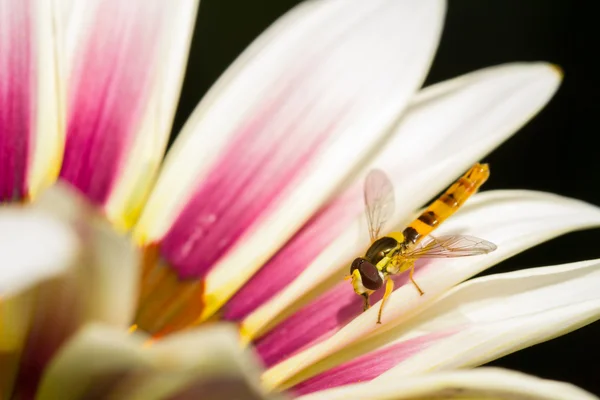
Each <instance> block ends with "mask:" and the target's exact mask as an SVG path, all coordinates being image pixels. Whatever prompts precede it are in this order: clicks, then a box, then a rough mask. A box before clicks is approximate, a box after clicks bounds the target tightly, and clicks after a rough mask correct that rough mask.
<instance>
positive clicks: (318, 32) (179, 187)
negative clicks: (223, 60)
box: [135, 0, 444, 318]
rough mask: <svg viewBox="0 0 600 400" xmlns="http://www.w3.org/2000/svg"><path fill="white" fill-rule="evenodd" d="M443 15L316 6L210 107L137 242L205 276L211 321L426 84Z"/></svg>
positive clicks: (264, 47) (249, 57)
mask: <svg viewBox="0 0 600 400" xmlns="http://www.w3.org/2000/svg"><path fill="white" fill-rule="evenodd" d="M443 13H444V4H443V3H441V2H437V1H424V2H419V3H410V2H395V1H390V0H376V1H370V2H362V1H360V0H357V1H355V0H352V1H351V4H350V5H349V4H348V2H347V1H339V0H329V1H323V2H305V3H303V4H302V5H300V6H299V7H297V8H296V9H294V10H293V11H292V12H291V13H289V14H288V15H286V16H285V17H283V18H282V19H281V20H280V21H278V22H277V23H276V24H275V25H274V26H273V27H271V28H270V29H269V30H268V31H267V32H265V34H264V35H263V36H261V37H260V38H259V39H258V40H257V41H256V42H255V43H254V44H253V45H251V46H250V48H249V49H248V50H247V51H246V52H245V53H244V54H243V55H242V56H241V57H240V58H239V60H238V61H237V62H236V63H235V64H234V65H233V66H232V67H231V68H230V70H229V71H227V72H226V73H225V75H224V77H223V79H221V80H220V81H219V82H217V84H216V86H215V88H214V89H213V90H212V91H211V92H210V93H209V94H208V96H207V97H206V98H205V99H204V100H203V101H202V103H201V104H200V105H199V106H198V108H197V110H196V111H195V112H194V114H193V115H192V117H191V118H190V120H189V122H188V123H187V124H186V126H185V127H184V129H183V132H182V134H181V135H180V136H179V137H178V140H177V142H176V143H175V145H174V146H173V148H172V150H171V151H170V153H169V155H168V156H167V159H166V162H165V165H164V168H163V170H162V173H161V176H160V177H159V180H158V182H157V184H156V186H155V189H154V191H153V193H152V195H151V197H150V198H149V201H148V204H147V206H146V207H145V209H144V212H143V214H142V216H141V218H140V221H139V223H138V225H137V226H136V231H135V236H136V239H137V240H138V241H139V242H141V243H145V244H152V243H158V244H160V248H161V255H162V257H163V259H165V260H166V261H167V262H168V263H169V264H170V265H171V266H172V267H173V268H174V269H175V270H176V271H177V272H178V273H179V275H180V276H181V277H183V278H199V277H204V278H206V292H205V296H204V297H205V300H206V304H205V308H204V310H203V316H202V318H206V317H208V316H209V315H212V313H214V312H215V311H216V310H217V309H218V308H220V307H221V306H222V305H223V304H224V303H225V301H226V300H228V299H229V298H230V297H231V296H232V295H233V294H235V292H236V291H237V289H238V288H239V287H241V286H242V285H243V283H244V282H245V281H247V280H248V279H250V277H251V276H252V275H253V274H254V272H256V271H257V270H258V269H259V268H260V266H261V265H262V264H263V263H264V262H266V261H267V260H268V259H269V257H271V256H272V255H274V254H275V253H276V252H277V250H278V249H279V248H280V247H281V246H282V245H283V244H284V243H285V242H286V241H287V239H289V238H290V237H292V235H293V234H294V233H295V232H296V231H297V230H298V229H300V228H301V227H302V225H303V224H304V223H305V222H306V221H307V220H308V219H310V217H311V216H312V215H313V214H314V213H315V212H316V211H317V210H318V209H319V208H320V207H321V206H323V205H324V204H325V203H326V202H327V201H328V200H329V199H330V198H331V196H332V194H333V193H334V192H335V191H336V189H337V188H338V186H339V185H340V184H341V183H342V182H343V181H344V179H346V177H347V176H348V175H349V174H350V173H351V172H352V171H353V170H354V169H355V168H356V166H357V165H358V164H359V163H360V161H361V160H363V159H364V158H365V157H366V156H367V155H368V152H369V150H370V149H372V148H373V146H374V145H375V144H376V143H377V140H378V139H380V138H381V137H382V136H383V135H385V133H386V131H387V128H388V127H389V124H390V123H392V122H393V121H394V120H395V119H396V118H397V117H398V115H399V114H400V113H401V112H402V110H403V109H404V107H405V106H406V104H407V102H408V100H409V99H410V96H411V95H412V94H413V93H414V91H415V89H416V88H417V87H418V86H419V85H420V82H421V78H422V77H423V72H424V71H425V70H426V68H427V66H428V63H429V61H430V57H431V55H432V52H433V50H434V48H435V46H436V43H437V38H438V34H439V28H440V23H441V20H442V16H443ZM417 21H421V22H417ZM414 37H418V38H419V39H418V42H417V41H415V40H414ZM390 49H391V50H390ZM398 70H401V71H402V73H400V74H398V72H397V71H398Z"/></svg>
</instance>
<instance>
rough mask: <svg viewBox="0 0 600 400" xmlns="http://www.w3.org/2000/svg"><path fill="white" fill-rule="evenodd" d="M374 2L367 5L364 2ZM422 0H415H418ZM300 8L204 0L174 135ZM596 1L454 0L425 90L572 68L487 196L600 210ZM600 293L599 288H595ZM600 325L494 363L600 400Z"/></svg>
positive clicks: (586, 255) (499, 169)
mask: <svg viewBox="0 0 600 400" xmlns="http://www.w3.org/2000/svg"><path fill="white" fill-rule="evenodd" d="M365 1H368V0H365ZM415 1H417V0H415ZM299 2H300V1H299V0H252V1H248V0H202V3H201V7H200V15H199V19H198V23H197V26H196V31H195V33H194V40H193V43H192V49H191V55H190V60H189V65H188V71H187V75H186V79H185V83H184V88H183V93H182V99H181V103H180V107H179V110H178V113H177V117H176V122H175V129H174V132H177V131H178V130H179V128H180V127H181V125H182V124H183V122H184V121H185V119H186V118H187V116H188V115H189V114H190V113H191V111H192V110H193V108H194V106H195V105H196V104H197V103H198V101H199V100H200V98H201V97H202V96H203V95H204V93H205V92H206V91H207V90H208V88H209V87H210V86H211V85H212V83H213V82H214V81H215V80H216V79H217V78H218V77H219V75H220V74H221V73H222V72H223V71H224V70H225V68H227V66H228V65H229V64H230V63H231V62H232V61H233V60H234V59H235V58H236V57H237V55H238V54H239V53H240V52H241V51H242V50H243V49H244V48H245V47H246V46H247V45H248V44H249V43H250V42H251V41H252V40H253V39H254V38H255V37H256V36H257V35H259V34H260V33H261V32H262V31H263V30H264V29H265V28H266V27H267V26H268V25H269V24H270V23H271V22H273V21H274V20H275V19H276V18H278V17H279V16H281V15H282V14H283V13H284V12H286V11H287V10H289V9H290V8H291V7H292V6H294V5H295V4H298V3H299ZM585 4H587V5H591V4H593V3H592V2H570V1H549V0H495V1H480V0H460V1H459V0H449V4H448V14H447V17H446V25H445V28H444V33H443V37H442V41H441V44H440V47H439V50H438V53H437V56H436V58H435V60H434V63H433V67H432V69H431V72H430V75H429V77H428V79H427V84H430V83H435V82H439V81H441V80H445V79H449V78H452V77H455V76H457V75H460V74H464V73H467V72H470V71H472V70H475V69H478V68H482V67H487V66H490V65H494V64H500V63H504V62H510V61H537V60H545V61H550V62H553V63H555V64H558V65H560V66H561V67H562V68H563V69H564V70H565V79H564V81H563V84H562V87H561V88H560V90H559V91H558V93H557V95H556V96H555V97H554V99H553V100H552V101H551V103H550V104H549V105H548V106H547V107H546V108H545V109H544V110H543V111H542V112H541V113H540V114H539V115H538V116H537V117H536V118H535V119H534V120H533V121H531V122H530V123H529V124H528V125H527V126H526V127H525V128H524V129H522V130H521V131H520V132H519V133H518V134H517V135H516V136H514V137H513V138H511V139H510V140H509V141H508V142H506V143H505V144H504V145H502V146H501V147H500V148H498V149H496V151H494V152H493V153H492V154H491V155H490V156H488V157H487V158H486V159H485V160H484V161H486V162H489V163H491V165H493V174H492V177H491V179H490V181H488V183H487V184H486V189H487V190H489V189H503V188H511V189H512V188H523V189H535V190H543V191H549V192H554V193H559V194H562V195H565V196H570V197H575V198H579V199H582V200H586V201H588V202H590V203H592V204H596V205H600V187H599V184H600V179H599V176H600V161H599V160H600V155H599V154H598V148H599V147H598V146H597V145H595V143H596V140H597V138H596V136H597V134H598V131H599V127H598V125H599V122H600V120H599V118H598V110H600V99H599V98H598V94H597V93H598V89H600V78H599V77H600V68H598V65H597V64H595V63H594V62H593V59H592V57H595V55H596V54H595V53H597V52H598V50H599V49H600V40H599V39H598V34H597V31H598V23H597V22H596V21H594V20H592V18H593V15H595V14H594V12H593V11H592V7H588V8H587V9H586V8H585V6H582V5H585ZM599 239H600V230H598V229H596V230H591V231H585V232H579V233H574V234H570V235H566V236H563V237H561V238H558V239H556V240H553V241H551V242H548V243H546V244H544V245H541V246H538V247H536V248H534V249H531V250H529V251H526V252H525V253H522V254H520V255H518V256H516V257H513V258H512V259H510V260H508V261H506V262H504V263H502V264H500V265H498V266H496V267H494V268H492V269H491V270H490V271H488V273H490V272H491V273H495V272H505V271H510V270H515V269H520V268H523V267H535V266H541V265H551V264H559V263H564V262H571V261H578V260H584V259H590V258H598V257H600V243H599V242H598V240H599ZM598 290H600V287H599V288H598ZM599 341H600V322H596V323H594V324H592V325H589V326H587V327H585V328H583V329H580V330H578V331H576V332H573V333H570V334H568V335H566V336H563V337H561V338H558V339H555V340H552V341H550V342H547V343H543V344H540V345H537V346H534V347H532V348H529V349H526V350H523V351H520V352H517V353H515V354H512V355H509V356H507V357H504V358H502V359H499V360H497V361H495V362H493V363H491V364H492V365H494V366H501V367H506V368H511V369H516V370H520V371H523V372H527V373H530V374H534V375H538V376H541V377H545V378H552V379H558V380H564V381H568V382H571V383H574V384H576V385H579V386H581V387H583V388H585V389H587V390H589V391H591V392H593V393H595V394H597V395H600V344H599V343H598V342H599Z"/></svg>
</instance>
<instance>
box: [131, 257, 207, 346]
mask: <svg viewBox="0 0 600 400" xmlns="http://www.w3.org/2000/svg"><path fill="white" fill-rule="evenodd" d="M203 293H204V282H203V281H201V280H200V279H193V280H183V279H181V278H180V277H179V276H178V274H177V272H176V271H175V270H174V269H173V268H171V267H170V266H169V265H167V264H166V263H165V262H164V261H162V260H161V258H160V253H159V248H158V246H150V247H148V248H146V250H145V252H144V260H143V265H142V278H141V285H140V296H139V301H138V310H137V314H136V316H135V324H134V325H135V326H137V327H138V328H139V329H141V330H143V331H146V332H148V333H150V334H151V335H153V337H154V338H155V339H157V338H160V337H162V336H165V335H167V334H169V333H172V332H175V331H179V330H182V329H185V328H188V327H190V326H193V325H195V324H196V323H197V322H198V320H199V317H200V315H201V314H202V310H203V308H204V306H203V301H202V295H203Z"/></svg>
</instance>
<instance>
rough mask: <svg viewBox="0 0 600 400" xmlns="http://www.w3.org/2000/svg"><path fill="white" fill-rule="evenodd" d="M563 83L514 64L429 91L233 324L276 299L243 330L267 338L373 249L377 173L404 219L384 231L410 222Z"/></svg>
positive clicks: (265, 272) (243, 302)
mask: <svg viewBox="0 0 600 400" xmlns="http://www.w3.org/2000/svg"><path fill="white" fill-rule="evenodd" d="M559 82H560V74H558V73H557V70H556V68H555V67H553V66H551V65H548V64H544V63H530V64H507V65H502V66H497V67H492V68H486V69H483V70H480V71H477V72H474V73H470V74H467V75H464V76H461V77H459V78H456V79H452V80H450V81H447V82H442V83H440V84H437V85H434V86H431V87H429V88H426V89H424V90H422V91H421V92H420V93H419V94H418V95H417V96H416V99H415V100H414V101H413V103H412V104H411V106H410V107H409V109H408V110H407V112H406V115H405V116H404V117H403V118H402V120H401V122H400V124H399V125H398V126H397V127H396V129H395V131H394V136H393V137H392V138H391V139H390V140H389V141H388V142H387V143H386V144H385V146H382V151H381V152H379V153H378V155H377V156H376V158H375V159H374V160H373V162H371V163H369V165H368V166H367V167H366V168H365V169H364V170H363V171H362V172H361V173H359V174H358V175H357V178H356V180H355V181H354V182H352V183H351V186H350V187H349V188H348V189H346V191H345V193H344V194H343V195H341V196H339V197H338V198H336V199H335V200H334V201H333V202H332V203H330V204H329V205H327V206H326V207H324V208H323V209H322V210H321V211H320V212H319V213H318V214H317V215H316V216H315V217H314V218H313V219H312V220H311V221H310V222H309V223H308V224H307V225H305V227H304V228H303V229H302V230H301V231H300V232H299V233H298V234H296V236H294V238H292V240H291V241H290V242H288V243H287V244H286V246H285V247H284V248H283V249H282V250H281V251H280V252H279V253H277V255H276V256H275V257H274V258H272V259H271V260H270V261H269V262H268V263H267V264H266V265H265V266H264V267H263V268H262V269H261V270H260V271H259V272H258V273H257V274H256V275H255V276H254V277H253V278H252V279H251V280H250V281H249V282H248V283H247V284H246V285H245V286H244V287H243V288H242V289H241V290H240V291H239V292H238V293H237V294H236V296H234V297H233V298H232V299H231V300H230V301H229V302H228V304H227V306H226V313H225V316H226V318H228V319H234V320H239V319H241V318H242V317H245V316H246V314H248V313H249V312H250V311H253V310H254V309H256V307H257V306H258V305H260V304H261V303H263V302H265V301H266V300H267V299H271V298H272V300H271V301H269V302H267V303H266V304H264V305H263V306H262V307H260V308H259V309H258V310H256V311H255V312H253V313H252V314H250V315H249V316H247V318H246V319H245V320H244V322H243V326H244V331H245V333H246V335H247V336H248V337H250V338H251V337H255V336H256V335H259V334H261V333H262V332H263V331H264V330H265V328H266V327H268V326H269V325H272V324H273V321H274V320H275V319H278V320H280V319H282V318H283V317H285V314H286V313H287V314H288V315H289V314H291V313H292V312H293V311H294V306H295V304H298V303H299V301H298V300H299V299H302V298H306V297H307V295H310V291H311V290H312V289H313V288H315V287H316V286H317V285H319V284H322V282H323V281H324V280H325V279H326V278H328V277H331V276H332V275H333V274H335V273H336V272H338V271H339V268H340V266H344V268H346V266H347V265H348V264H349V263H350V261H351V260H352V258H353V257H354V256H356V255H357V250H360V249H363V248H366V247H367V246H368V244H369V238H368V235H367V232H368V230H367V229H366V227H365V219H364V215H363V208H364V206H363V193H362V185H363V180H364V177H365V176H366V173H368V171H369V170H371V169H373V168H378V169H381V170H383V171H386V173H387V174H388V176H389V177H390V178H391V180H392V181H393V183H394V184H395V187H396V194H395V195H396V199H397V204H396V214H395V216H394V217H393V218H392V219H391V220H390V222H389V223H388V224H387V227H386V229H388V230H390V229H391V228H392V227H393V226H400V225H402V224H405V223H406V222H408V221H407V218H408V216H409V215H410V213H411V212H412V211H414V210H415V209H416V208H417V207H419V206H421V205H422V204H423V203H424V202H425V201H427V200H428V199H429V198H431V197H432V196H434V195H435V194H436V193H439V191H440V190H442V189H443V186H445V185H448V184H450V182H451V180H452V179H455V178H456V176H458V175H459V174H461V173H462V172H463V171H465V170H467V169H468V168H469V167H470V166H471V165H472V164H473V163H474V162H475V161H477V160H479V159H481V158H482V157H483V156H484V155H485V154H487V153H488V152H489V151H490V150H491V149H493V148H494V147H496V146H498V144H499V143H501V142H502V141H503V140H505V139H506V138H508V137H509V136H510V135H511V134H512V133H514V132H515V131H516V130H517V129H519V128H520V127H521V126H522V125H523V124H524V123H525V122H526V121H527V120H528V119H530V118H531V117H532V116H533V115H534V114H535V113H536V112H537V111H539V109H540V108H541V107H543V106H544V105H545V104H546V103H547V102H548V100H549V99H550V98H551V97H552V95H553V94H554V92H555V91H556V89H557V87H558V84H559ZM492 173H493V172H492ZM315 277H318V278H315ZM292 281H293V282H292ZM290 282H292V283H290ZM288 284H289V286H287V287H286V285H288ZM280 290H281V292H280V293H279V294H278V295H277V296H275V295H276V294H277V292H279V291H280ZM273 296H274V297H273Z"/></svg>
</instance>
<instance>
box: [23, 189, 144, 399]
mask: <svg viewBox="0 0 600 400" xmlns="http://www.w3.org/2000/svg"><path fill="white" fill-rule="evenodd" d="M69 189H70V188H67V187H64V186H61V185H57V186H54V187H52V188H50V189H48V190H46V191H45V192H44V194H43V195H42V196H41V197H40V198H39V199H38V201H37V202H36V203H34V204H33V205H31V206H29V207H30V208H31V209H33V211H35V212H40V213H41V212H45V213H49V214H50V215H52V216H53V217H55V218H58V219H59V220H60V221H62V222H63V223H65V224H68V226H69V227H70V229H71V231H72V232H73V233H74V234H76V235H77V238H78V239H79V241H80V242H81V243H80V247H79V249H78V250H79V252H78V254H77V257H76V259H74V260H72V263H71V264H70V265H69V268H68V269H65V270H64V271H62V273H61V274H59V275H55V276H53V278H52V279H47V280H45V281H44V282H41V283H40V284H39V285H37V287H35V288H34V290H35V291H34V300H33V304H32V305H31V316H30V321H31V322H30V326H29V330H28V336H27V339H26V342H25V345H24V352H23V354H22V355H21V360H20V366H19V368H20V372H19V375H18V377H17V381H16V393H18V394H19V395H21V396H25V397H27V396H28V395H30V394H32V393H33V392H34V391H35V389H36V387H37V383H38V380H39V378H40V376H41V373H42V371H43V369H44V367H45V365H46V364H47V362H48V361H49V360H50V359H51V358H52V356H53V355H54V353H55V352H56V351H57V349H58V348H59V347H60V346H61V345H62V344H63V343H64V342H65V340H66V339H67V338H68V337H69V336H71V335H72V334H73V332H75V331H76V330H77V329H78V328H79V326H81V325H82V324H84V323H86V322H87V321H92V320H93V321H100V322H105V323H108V324H112V325H116V326H118V327H120V328H121V329H126V328H127V327H128V325H129V323H130V321H131V319H132V316H133V311H134V306H135V299H136V297H137V293H136V289H137V279H138V269H137V268H138V258H137V252H136V250H135V249H134V248H133V246H132V245H131V243H130V241H129V240H127V238H125V237H122V236H118V235H117V234H115V232H114V231H113V229H112V227H111V226H110V224H109V223H108V222H107V221H106V220H105V219H104V218H103V217H102V216H100V215H98V214H97V213H96V210H95V209H94V207H92V206H91V205H90V204H87V203H86V202H85V201H84V199H83V198H79V197H78V196H77V195H76V193H74V192H73V191H71V190H69ZM40 245H42V244H41V243H38V244H37V246H40Z"/></svg>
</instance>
